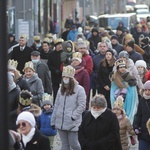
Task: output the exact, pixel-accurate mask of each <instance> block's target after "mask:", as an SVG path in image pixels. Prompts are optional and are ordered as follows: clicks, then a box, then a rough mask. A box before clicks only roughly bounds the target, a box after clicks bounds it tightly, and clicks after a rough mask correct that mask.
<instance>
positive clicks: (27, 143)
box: [16, 111, 51, 150]
mask: <svg viewBox="0 0 150 150" xmlns="http://www.w3.org/2000/svg"><path fill="white" fill-rule="evenodd" d="M16 125H17V126H18V132H19V133H20V134H21V143H22V147H23V149H24V150H50V149H51V148H50V142H49V139H48V138H47V137H46V136H44V135H42V134H41V133H40V132H39V131H38V130H37V129H36V128H35V126H36V121H35V118H34V116H33V114H32V113H30V112H27V111H24V112H22V113H20V114H19V115H18V117H17V121H16Z"/></svg>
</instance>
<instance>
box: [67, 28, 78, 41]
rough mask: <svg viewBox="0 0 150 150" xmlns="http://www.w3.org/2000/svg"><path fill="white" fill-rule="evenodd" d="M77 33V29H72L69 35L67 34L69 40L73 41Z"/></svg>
mask: <svg viewBox="0 0 150 150" xmlns="http://www.w3.org/2000/svg"><path fill="white" fill-rule="evenodd" d="M77 35H78V30H75V31H73V30H70V31H69V33H68V35H67V40H71V41H72V42H74V41H75V39H76V37H77Z"/></svg>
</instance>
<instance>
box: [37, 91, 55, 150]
mask: <svg viewBox="0 0 150 150" xmlns="http://www.w3.org/2000/svg"><path fill="white" fill-rule="evenodd" d="M52 113H53V104H52V97H51V96H50V95H49V94H47V93H44V94H43V96H42V114H41V115H40V116H39V118H38V122H37V124H38V126H39V127H40V131H41V133H42V134H43V135H45V136H48V137H49V139H50V147H51V148H53V143H54V137H55V135H56V134H57V131H56V130H55V128H54V127H52V126H51V117H52Z"/></svg>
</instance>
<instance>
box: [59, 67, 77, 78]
mask: <svg viewBox="0 0 150 150" xmlns="http://www.w3.org/2000/svg"><path fill="white" fill-rule="evenodd" d="M74 74H75V69H74V68H73V67H72V66H70V65H69V66H66V67H63V72H62V76H65V77H70V78H73V77H74Z"/></svg>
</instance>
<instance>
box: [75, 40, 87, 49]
mask: <svg viewBox="0 0 150 150" xmlns="http://www.w3.org/2000/svg"><path fill="white" fill-rule="evenodd" d="M86 47H87V45H86V43H85V42H84V41H80V42H77V44H76V49H77V50H78V49H79V48H86Z"/></svg>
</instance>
